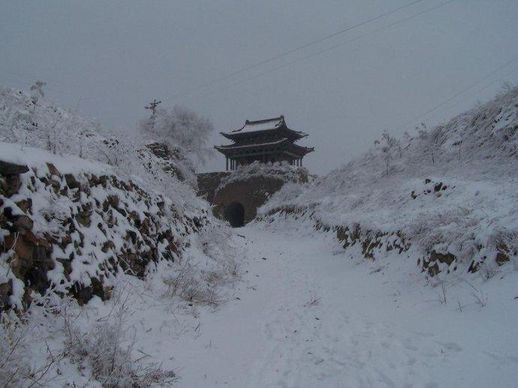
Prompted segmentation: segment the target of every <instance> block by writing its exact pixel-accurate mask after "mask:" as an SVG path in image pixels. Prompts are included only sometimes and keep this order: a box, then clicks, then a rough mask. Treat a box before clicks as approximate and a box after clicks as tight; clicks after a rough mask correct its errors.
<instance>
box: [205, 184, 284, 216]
mask: <svg viewBox="0 0 518 388" xmlns="http://www.w3.org/2000/svg"><path fill="white" fill-rule="evenodd" d="M283 184H284V180H283V179H281V178H277V177H264V176H258V177H250V178H248V179H246V180H240V181H235V182H231V183H229V184H227V185H225V186H224V187H222V188H220V189H219V190H217V191H216V193H215V194H214V198H213V201H212V203H213V204H214V205H215V207H216V209H215V210H216V214H217V215H218V216H219V217H220V218H223V219H225V218H226V217H225V209H228V207H229V206H230V205H231V204H233V203H238V204H240V205H241V206H242V207H243V210H244V215H243V222H244V224H247V223H248V222H250V221H252V220H253V219H254V218H255V217H256V216H257V209H258V208H259V207H261V206H262V205H263V204H264V203H265V202H266V200H267V199H268V197H269V196H270V195H271V194H272V193H274V192H276V191H278V190H279V189H280V188H281V187H282V185H283Z"/></svg>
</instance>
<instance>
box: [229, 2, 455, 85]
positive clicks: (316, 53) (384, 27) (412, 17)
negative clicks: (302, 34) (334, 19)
mask: <svg viewBox="0 0 518 388" xmlns="http://www.w3.org/2000/svg"><path fill="white" fill-rule="evenodd" d="M455 1H457V0H448V1H445V2H442V3H440V4H438V5H436V6H434V7H430V8H427V9H425V10H423V11H420V12H418V13H415V14H413V15H411V16H408V17H405V18H402V19H399V20H397V21H395V22H393V23H390V24H387V25H385V26H382V27H380V28H377V29H375V30H373V31H370V32H367V33H365V34H362V35H359V36H357V37H355V38H353V39H349V40H347V41H345V42H341V43H338V44H335V45H333V46H330V47H327V48H324V49H322V50H319V51H317V52H314V53H311V54H308V55H306V56H304V57H301V58H297V59H295V60H293V61H290V62H287V63H284V64H282V65H279V66H277V67H274V68H272V69H269V70H266V71H263V72H261V73H259V74H256V75H254V76H251V77H248V78H245V79H243V80H240V81H237V82H233V83H230V84H228V86H227V87H225V88H223V89H219V90H227V89H229V88H231V87H234V86H238V85H241V84H243V83H246V82H248V81H252V80H254V79H257V78H260V77H263V76H265V75H268V74H270V73H273V72H275V71H278V70H281V69H284V68H286V67H288V66H291V65H294V64H296V63H298V62H302V61H305V60H307V59H309V58H313V57H316V56H318V55H321V54H323V53H326V52H328V51H331V50H334V49H337V48H339V47H342V46H344V45H346V44H348V43H351V42H355V41H357V40H359V39H361V38H363V37H365V36H368V35H371V34H375V33H377V32H380V31H384V30H387V29H389V28H391V27H394V26H396V25H398V24H401V23H404V22H407V21H409V20H412V19H415V18H417V17H419V16H422V15H424V14H426V13H429V12H432V11H435V10H436V9H439V8H442V7H444V6H446V5H448V4H451V3H453V2H455Z"/></svg>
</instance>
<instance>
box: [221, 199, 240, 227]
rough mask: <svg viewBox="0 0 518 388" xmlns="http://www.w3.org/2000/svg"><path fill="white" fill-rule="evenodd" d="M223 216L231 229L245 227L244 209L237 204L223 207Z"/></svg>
mask: <svg viewBox="0 0 518 388" xmlns="http://www.w3.org/2000/svg"><path fill="white" fill-rule="evenodd" d="M223 215H224V217H225V220H227V221H228V222H230V225H231V226H232V227H233V228H239V227H241V226H243V225H245V208H244V207H243V205H241V204H240V203H239V202H232V203H231V204H230V205H227V206H225V210H224V212H223Z"/></svg>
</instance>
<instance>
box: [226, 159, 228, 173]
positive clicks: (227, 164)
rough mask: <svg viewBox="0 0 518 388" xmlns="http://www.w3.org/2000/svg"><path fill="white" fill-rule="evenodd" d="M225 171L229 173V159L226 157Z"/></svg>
mask: <svg viewBox="0 0 518 388" xmlns="http://www.w3.org/2000/svg"><path fill="white" fill-rule="evenodd" d="M225 171H228V158H227V157H225Z"/></svg>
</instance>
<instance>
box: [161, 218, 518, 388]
mask: <svg viewBox="0 0 518 388" xmlns="http://www.w3.org/2000/svg"><path fill="white" fill-rule="evenodd" d="M238 233H240V234H243V235H244V236H245V238H244V239H243V241H244V244H245V245H246V248H247V251H248V255H247V256H248V260H249V262H246V263H245V265H244V269H245V270H247V273H245V274H244V280H243V282H242V283H241V284H240V285H239V286H238V288H237V289H236V290H235V294H234V297H235V298H236V300H233V301H229V302H228V303H226V304H225V305H223V306H222V307H220V308H219V309H218V310H217V311H216V312H208V311H206V312H204V313H202V315H201V317H200V322H201V326H200V327H199V328H198V329H199V330H197V333H198V334H197V335H195V336H194V335H183V336H179V337H178V338H177V339H176V340H175V341H174V343H173V344H171V346H172V347H173V348H172V349H171V350H172V351H173V352H174V364H175V365H176V367H177V368H178V372H179V375H180V376H181V380H180V382H179V383H178V385H177V386H179V387H213V386H227V387H377V386H383V387H385V386H386V387H443V386H451V387H477V386H480V387H486V386H495V387H512V386H515V387H516V386H517V385H516V382H517V381H518V331H517V329H516V327H517V325H516V317H517V313H516V310H517V309H518V301H516V300H514V301H513V298H512V295H510V293H511V292H514V291H516V287H515V286H513V284H516V280H517V279H516V276H515V275H514V274H510V276H511V277H513V276H514V277H513V278H509V279H507V278H506V279H505V280H504V281H502V282H501V284H500V286H499V287H498V288H495V290H492V289H491V288H490V287H489V288H488V291H487V292H488V293H489V296H488V298H489V297H490V298H506V299H505V300H506V301H507V300H509V301H508V302H506V303H507V305H505V304H504V305H500V304H498V303H496V302H495V303H492V302H491V300H490V301H489V303H488V305H487V306H486V307H484V308H482V307H480V306H477V305H476V304H475V303H474V302H473V300H472V301H469V300H468V299H454V300H453V301H451V302H450V303H447V304H441V303H439V301H438V299H439V293H438V292H439V291H438V290H437V289H432V288H430V287H423V285H422V284H420V285H415V287H414V286H413V285H412V284H409V283H410V282H406V283H405V282H402V281H400V280H399V279H401V278H403V276H399V278H398V277H397V276H393V275H394V271H398V273H399V272H400V271H402V270H404V267H403V269H402V268H393V273H392V275H391V272H390V269H386V270H385V269H382V270H380V271H377V272H375V273H373V272H374V271H372V270H373V268H375V267H373V266H372V264H370V265H369V264H368V263H363V264H361V265H358V262H357V261H356V262H355V261H351V260H347V259H345V258H344V255H343V252H338V249H337V252H336V253H335V254H334V253H333V250H332V247H333V245H334V244H333V242H332V240H330V239H328V238H327V237H325V236H322V235H319V234H315V233H309V232H308V233H307V234H306V235H303V236H301V235H293V234H289V233H288V232H283V231H278V230H277V231H275V232H273V231H267V230H262V229H261V228H260V227H258V226H253V225H252V226H247V227H245V228H242V229H240V230H238ZM402 261H404V260H402ZM407 267H409V268H410V267H411V268H413V265H412V266H407ZM408 276H411V273H409V275H408ZM416 281H417V280H416ZM420 281H421V282H422V279H421V280H420ZM507 284H509V285H511V286H508V287H506V285H507ZM509 287H514V289H511V290H510V288H509ZM493 291H494V292H493ZM451 292H453V291H451ZM464 294H465V293H464ZM464 294H462V289H459V292H458V294H456V295H457V298H464V297H465V296H462V295H464ZM459 295H460V296H459ZM452 298H454V297H453V296H452ZM457 303H461V304H464V308H463V309H462V311H460V310H458V309H457ZM509 309H511V310H513V309H514V311H508V310H509ZM502 314H508V316H507V317H506V318H504V317H503V316H502Z"/></svg>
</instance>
